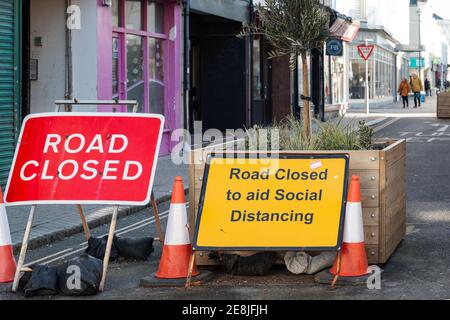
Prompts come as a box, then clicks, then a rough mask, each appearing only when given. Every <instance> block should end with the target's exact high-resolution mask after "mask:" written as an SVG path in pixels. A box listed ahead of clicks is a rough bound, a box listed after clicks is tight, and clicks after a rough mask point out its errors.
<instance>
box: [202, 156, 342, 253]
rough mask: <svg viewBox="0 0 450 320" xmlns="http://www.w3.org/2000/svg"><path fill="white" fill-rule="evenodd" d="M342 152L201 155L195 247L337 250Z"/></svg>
mask: <svg viewBox="0 0 450 320" xmlns="http://www.w3.org/2000/svg"><path fill="white" fill-rule="evenodd" d="M348 166H349V155H348V154H335V155H330V154H327V155H317V154H316V155H283V154H282V155H279V157H278V158H277V159H275V158H269V157H267V158H264V159H261V160H256V159H254V158H252V155H242V154H241V155H237V156H235V157H234V158H232V159H229V158H226V157H224V156H223V155H221V156H215V155H212V156H210V157H208V159H207V164H206V168H205V175H204V182H203V188H202V193H201V196H200V207H199V211H198V215H197V221H196V227H195V236H194V245H193V247H194V249H195V250H264V251H267V250H291V249H294V250H338V249H340V246H341V243H342V231H343V225H344V223H343V222H344V212H345V209H344V208H345V200H346V197H347V179H348Z"/></svg>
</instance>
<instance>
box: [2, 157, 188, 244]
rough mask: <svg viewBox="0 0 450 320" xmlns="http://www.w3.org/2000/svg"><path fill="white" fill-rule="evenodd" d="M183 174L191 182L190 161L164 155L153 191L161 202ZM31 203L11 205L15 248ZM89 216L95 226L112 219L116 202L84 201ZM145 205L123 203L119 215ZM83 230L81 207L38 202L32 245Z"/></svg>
mask: <svg viewBox="0 0 450 320" xmlns="http://www.w3.org/2000/svg"><path fill="white" fill-rule="evenodd" d="M176 176H182V177H183V181H184V185H185V188H186V189H187V188H188V185H189V174H188V165H186V164H182V165H175V164H174V163H173V162H172V160H171V158H170V156H163V157H160V158H159V160H158V164H157V167H156V176H155V180H154V183H153V191H154V193H155V198H156V201H157V203H162V202H164V201H167V200H168V199H170V195H171V190H172V183H173V179H174V177H176ZM30 208H31V207H30V206H14V207H8V208H7V214H8V220H9V225H10V229H11V238H12V242H13V246H14V250H15V252H18V251H19V250H20V246H21V244H22V239H23V233H24V230H25V226H26V223H27V220H28V215H29V213H30ZM83 209H84V211H85V215H86V220H87V221H88V224H89V226H90V227H91V228H93V227H96V226H99V225H102V224H105V223H109V222H110V219H111V215H112V211H113V206H104V205H84V206H83ZM142 209H143V208H142V207H130V206H122V207H120V209H119V217H124V216H127V215H130V214H133V213H135V212H137V211H140V210H142ZM82 230H83V227H82V224H81V220H80V216H79V214H78V210H77V208H76V206H74V205H39V206H37V209H36V213H35V218H34V222H33V228H32V229H31V236H30V241H29V248H30V249H33V248H37V247H40V246H43V245H46V244H48V243H51V242H53V241H56V240H61V239H64V238H65V237H68V236H71V235H73V234H76V233H79V232H81V231H82Z"/></svg>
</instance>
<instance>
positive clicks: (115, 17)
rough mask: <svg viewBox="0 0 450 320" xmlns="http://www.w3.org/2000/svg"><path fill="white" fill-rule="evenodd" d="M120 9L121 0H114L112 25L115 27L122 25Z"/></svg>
mask: <svg viewBox="0 0 450 320" xmlns="http://www.w3.org/2000/svg"><path fill="white" fill-rule="evenodd" d="M120 19H121V17H120V10H119V0H113V2H112V25H113V27H120Z"/></svg>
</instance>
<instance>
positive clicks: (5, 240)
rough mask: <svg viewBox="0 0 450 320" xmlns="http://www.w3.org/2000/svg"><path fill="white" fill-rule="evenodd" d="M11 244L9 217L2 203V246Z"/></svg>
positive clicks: (0, 231) (0, 227)
mask: <svg viewBox="0 0 450 320" xmlns="http://www.w3.org/2000/svg"><path fill="white" fill-rule="evenodd" d="M7 245H8V246H9V245H11V233H10V232H9V224H8V217H7V216H6V209H5V205H4V204H0V246H7Z"/></svg>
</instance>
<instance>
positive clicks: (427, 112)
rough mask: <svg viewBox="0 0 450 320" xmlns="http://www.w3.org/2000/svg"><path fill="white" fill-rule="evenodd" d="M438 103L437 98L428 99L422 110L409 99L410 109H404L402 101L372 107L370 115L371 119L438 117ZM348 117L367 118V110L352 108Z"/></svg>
mask: <svg viewBox="0 0 450 320" xmlns="http://www.w3.org/2000/svg"><path fill="white" fill-rule="evenodd" d="M436 101H437V98H436V96H435V95H434V96H433V97H426V98H425V102H424V103H422V106H421V107H420V108H414V99H413V98H412V97H410V98H409V108H405V109H403V104H402V102H401V101H399V102H393V103H389V104H386V105H373V104H371V105H370V108H369V110H370V115H369V117H371V118H373V117H395V116H400V117H436V111H437V110H436ZM346 116H347V117H354V118H358V117H366V116H367V115H366V110H365V109H361V108H355V109H352V108H351V107H350V109H349V111H348V112H347V114H346Z"/></svg>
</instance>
